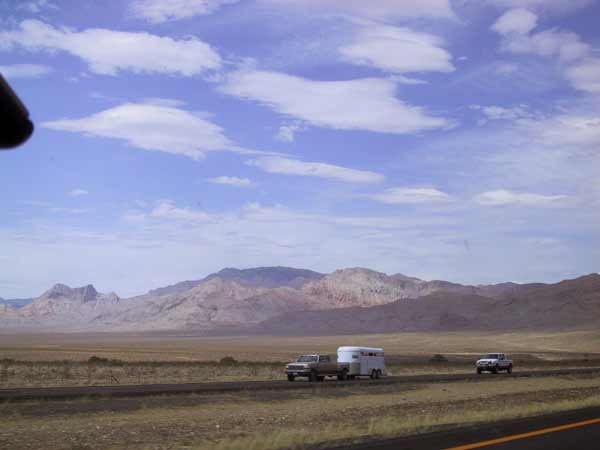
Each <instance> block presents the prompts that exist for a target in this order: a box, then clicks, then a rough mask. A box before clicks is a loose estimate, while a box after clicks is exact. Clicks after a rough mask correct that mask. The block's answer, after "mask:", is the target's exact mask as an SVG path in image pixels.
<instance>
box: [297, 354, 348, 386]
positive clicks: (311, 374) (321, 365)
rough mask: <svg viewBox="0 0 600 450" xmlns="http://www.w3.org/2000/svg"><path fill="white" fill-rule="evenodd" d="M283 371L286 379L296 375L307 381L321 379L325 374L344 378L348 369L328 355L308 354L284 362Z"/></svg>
mask: <svg viewBox="0 0 600 450" xmlns="http://www.w3.org/2000/svg"><path fill="white" fill-rule="evenodd" d="M285 371H286V374H287V379H288V381H294V380H295V379H296V378H298V377H305V378H308V380H309V381H323V380H324V379H325V377H326V376H337V377H338V379H340V380H345V379H346V375H347V373H348V370H347V369H345V368H344V367H341V366H339V365H338V363H337V360H334V358H332V357H331V356H330V355H321V354H317V353H315V354H308V355H302V356H300V357H299V358H298V359H297V360H296V361H294V362H291V363H288V364H286V366H285Z"/></svg>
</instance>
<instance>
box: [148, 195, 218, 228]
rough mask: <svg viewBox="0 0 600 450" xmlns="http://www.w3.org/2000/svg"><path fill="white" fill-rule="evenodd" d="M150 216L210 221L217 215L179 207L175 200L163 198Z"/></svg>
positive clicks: (190, 220)
mask: <svg viewBox="0 0 600 450" xmlns="http://www.w3.org/2000/svg"><path fill="white" fill-rule="evenodd" d="M150 217H152V218H155V219H167V220H176V221H186V222H194V223H197V222H210V221H213V220H215V216H213V215H211V214H209V213H206V212H204V211H200V210H197V209H192V208H186V207H178V206H177V205H176V203H175V202H174V201H173V200H162V201H160V202H159V204H158V205H157V206H156V207H155V208H154V209H153V210H152V211H151V212H150Z"/></svg>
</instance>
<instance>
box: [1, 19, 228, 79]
mask: <svg viewBox="0 0 600 450" xmlns="http://www.w3.org/2000/svg"><path fill="white" fill-rule="evenodd" d="M15 47H17V48H19V47H20V48H24V49H26V50H29V51H41V50H43V51H46V52H49V53H52V52H56V51H64V52H67V53H70V54H72V55H74V56H77V57H79V58H81V59H82V60H84V61H85V62H86V63H87V64H88V66H89V70H90V71H92V72H94V73H98V74H103V75H116V74H117V73H119V72H120V71H130V72H134V73H144V72H145V73H164V74H171V75H181V76H192V75H197V74H200V73H202V72H204V71H206V70H211V69H219V68H220V67H221V58H220V56H219V54H218V53H217V52H216V51H215V50H213V49H212V48H211V47H210V46H209V45H208V44H206V43H205V42H202V41H201V40H199V39H197V38H195V37H188V38H186V39H173V38H170V37H166V36H165V37H161V36H157V35H154V34H150V33H146V32H139V33H133V32H125V31H114V30H109V29H104V28H89V29H87V30H84V31H76V30H72V29H69V28H56V27H54V26H52V25H48V24H46V23H44V22H41V21H39V20H25V21H23V22H21V24H20V26H19V28H18V29H16V30H13V31H2V32H0V50H2V49H4V50H6V49H10V48H15Z"/></svg>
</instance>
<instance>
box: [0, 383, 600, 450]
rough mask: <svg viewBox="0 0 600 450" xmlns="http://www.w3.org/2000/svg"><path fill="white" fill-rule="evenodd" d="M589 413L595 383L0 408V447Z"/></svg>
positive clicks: (369, 432)
mask: <svg viewBox="0 0 600 450" xmlns="http://www.w3.org/2000/svg"><path fill="white" fill-rule="evenodd" d="M482 400H484V401H483V402H482ZM589 404H600V377H597V376H595V377H594V376H586V377H583V376H571V377H553V378H542V379H533V378H532V379H502V378H501V377H498V378H497V380H492V381H477V382H457V383H439V384H431V385H419V386H407V385H394V386H386V385H376V384H373V385H371V386H369V385H366V386H365V385H361V386H348V387H343V388H339V389H322V388H319V387H318V385H317V387H315V389H311V390H305V389H302V390H297V391H271V392H247V393H236V394H228V395H187V396H169V397H157V398H143V399H141V398H131V399H119V400H118V401H115V400H108V399H104V400H87V401H69V402H28V403H15V404H4V405H2V407H1V408H0V420H1V421H2V423H3V426H2V427H1V428H0V448H11V449H12V448H16V449H18V448H40V447H39V443H40V442H44V444H45V445H44V448H46V449H50V450H55V449H56V450H58V449H67V448H75V447H78V448H88V449H101V448H102V449H104V448H127V449H147V448H152V449H171V448H173V449H180V448H186V447H187V448H194V449H212V448H220V449H255V450H267V449H277V448H289V447H294V446H295V447H298V448H299V447H301V446H303V445H307V444H318V443H324V442H328V443H332V442H335V441H336V440H342V439H343V440H347V439H363V438H365V437H367V436H392V435H399V434H405V433H413V432H420V431H424V430H429V429H431V428H432V427H437V426H442V425H456V424H461V423H465V422H477V421H488V420H496V419H499V418H506V417H515V416H520V415H531V414H536V413H542V412H547V411H552V410H560V409H564V408H573V407H578V406H582V405H589ZM58 405H60V406H58ZM365 417H369V418H371V419H372V420H365V419H364V418H365ZM274 430H277V431H276V432H274ZM27 445H29V447H26V446H27Z"/></svg>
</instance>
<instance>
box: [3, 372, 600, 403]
mask: <svg viewBox="0 0 600 450" xmlns="http://www.w3.org/2000/svg"><path fill="white" fill-rule="evenodd" d="M583 374H600V367H595V368H583V369H555V370H537V371H522V372H519V371H515V372H513V373H512V374H498V375H492V374H482V375H477V374H476V373H471V374H437V375H402V376H390V377H385V378H382V379H380V380H370V379H361V380H354V381H333V380H331V381H325V382H321V383H319V382H317V383H309V382H305V381H294V382H288V381H283V380H281V381H279V380H276V381H231V382H214V383H186V384H144V385H110V386H78V387H51V388H16V389H0V402H2V401H24V400H43V399H48V400H68V399H76V398H93V397H135V396H151V395H175V394H193V393H196V394H203V393H224V392H242V391H260V390H264V391H269V390H282V389H285V390H289V389H314V388H320V389H321V388H337V387H340V386H355V385H372V384H411V383H412V384H414V383H436V382H452V381H468V380H472V381H474V380H477V381H486V380H489V381H491V380H497V379H499V378H523V377H548V376H561V375H583Z"/></svg>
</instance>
